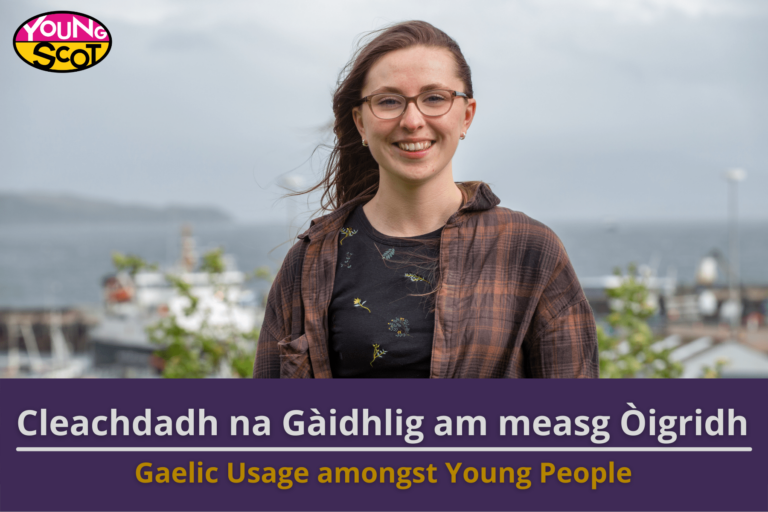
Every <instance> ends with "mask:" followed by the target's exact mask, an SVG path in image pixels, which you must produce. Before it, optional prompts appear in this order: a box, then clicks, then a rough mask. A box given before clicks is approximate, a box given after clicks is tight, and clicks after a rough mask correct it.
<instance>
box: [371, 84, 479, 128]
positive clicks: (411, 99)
mask: <svg viewBox="0 0 768 512" xmlns="http://www.w3.org/2000/svg"><path fill="white" fill-rule="evenodd" d="M436 91H443V92H450V93H451V106H450V107H448V110H446V111H445V112H444V113H442V114H437V115H436V116H433V115H430V114H425V113H424V112H422V111H421V109H420V108H419V103H418V102H417V101H416V100H417V99H418V97H419V96H421V95H423V94H427V93H430V92H436ZM381 95H391V96H400V97H401V98H403V99H404V100H405V107H403V111H402V112H400V114H399V115H397V116H395V117H379V116H377V115H376V113H375V112H374V111H373V105H371V98H372V97H374V96H381ZM457 97H458V98H464V99H467V100H468V99H470V98H469V96H467V94H466V93H463V92H459V91H452V90H450V89H430V90H429V91H424V92H421V93H419V94H417V95H416V96H403V95H402V94H398V93H396V92H377V93H376V94H369V95H368V96H366V97H364V98H363V99H361V100H360V104H361V105H362V104H363V103H367V104H368V107H369V108H370V109H371V114H373V115H374V116H375V117H376V119H381V120H382V121H392V120H393V119H397V118H398V117H401V116H402V115H403V114H405V113H406V111H408V105H410V104H411V103H414V104H415V105H416V110H418V111H419V113H420V114H421V115H423V116H426V117H441V116H444V115H445V114H447V113H448V112H450V111H451V109H452V108H453V102H454V101H455V100H456V98H457Z"/></svg>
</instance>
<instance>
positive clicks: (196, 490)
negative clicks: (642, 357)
mask: <svg viewBox="0 0 768 512" xmlns="http://www.w3.org/2000/svg"><path fill="white" fill-rule="evenodd" d="M767 399H768V382H766V381H762V380H612V381H608V380H593V381H532V380H529V381H524V380H520V381H515V380H503V381H501V380H499V381H490V380H488V381H479V380H472V381H469V380H463V381H416V380H370V381H368V380H355V381H343V380H335V381H251V380H245V381H238V380H202V381H194V380H185V381H171V380H154V381H133V380H107V381H83V380H79V381H76V380H71V381H70V380H58V381H57V380H53V381H44V380H17V381H11V380H8V381H2V382H0V400H1V401H2V416H0V510H768V469H766V463H768V457H766V454H767V449H768V446H767V444H768V443H767V442H766V437H767V436H768V400H767ZM214 429H215V435H214Z"/></svg>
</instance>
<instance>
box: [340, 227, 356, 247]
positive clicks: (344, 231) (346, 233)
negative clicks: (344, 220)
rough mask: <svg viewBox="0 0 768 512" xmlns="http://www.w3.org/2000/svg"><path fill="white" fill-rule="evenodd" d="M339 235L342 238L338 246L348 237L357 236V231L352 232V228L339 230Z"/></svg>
mask: <svg viewBox="0 0 768 512" xmlns="http://www.w3.org/2000/svg"><path fill="white" fill-rule="evenodd" d="M341 234H342V235H344V238H342V239H341V240H339V245H343V243H344V240H345V239H346V238H347V237H348V236H352V235H356V234H357V230H356V229H354V230H353V229H352V228H341Z"/></svg>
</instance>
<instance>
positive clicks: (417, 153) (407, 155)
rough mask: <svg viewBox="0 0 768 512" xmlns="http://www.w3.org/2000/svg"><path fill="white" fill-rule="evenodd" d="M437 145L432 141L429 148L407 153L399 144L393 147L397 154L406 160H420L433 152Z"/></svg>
mask: <svg viewBox="0 0 768 512" xmlns="http://www.w3.org/2000/svg"><path fill="white" fill-rule="evenodd" d="M435 144H436V142H435V141H432V142H431V144H430V145H429V147H428V148H426V149H422V150H420V151H406V150H404V149H401V148H400V146H399V144H397V143H394V144H392V145H393V146H394V147H395V148H396V150H397V152H398V153H399V154H400V155H401V156H404V157H405V158H411V159H418V158H424V156H426V155H427V154H428V153H429V152H430V151H431V150H432V148H433V147H435Z"/></svg>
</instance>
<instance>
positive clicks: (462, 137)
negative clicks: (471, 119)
mask: <svg viewBox="0 0 768 512" xmlns="http://www.w3.org/2000/svg"><path fill="white" fill-rule="evenodd" d="M466 136H467V132H461V137H459V138H460V139H461V140H464V138H465V137H466Z"/></svg>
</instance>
